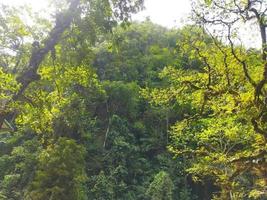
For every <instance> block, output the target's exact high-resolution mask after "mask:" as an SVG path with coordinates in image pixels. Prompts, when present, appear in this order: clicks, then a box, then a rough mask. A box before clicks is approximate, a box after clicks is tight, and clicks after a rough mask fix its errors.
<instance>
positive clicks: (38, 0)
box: [0, 0, 49, 10]
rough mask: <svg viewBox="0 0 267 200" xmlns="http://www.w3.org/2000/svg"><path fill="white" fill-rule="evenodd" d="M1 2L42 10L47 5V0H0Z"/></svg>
mask: <svg viewBox="0 0 267 200" xmlns="http://www.w3.org/2000/svg"><path fill="white" fill-rule="evenodd" d="M0 3H1V4H7V5H14V6H23V5H27V6H31V7H32V8H33V9H34V10H43V9H45V8H47V7H48V5H49V4H48V1H47V0H0Z"/></svg>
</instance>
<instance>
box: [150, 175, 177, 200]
mask: <svg viewBox="0 0 267 200" xmlns="http://www.w3.org/2000/svg"><path fill="white" fill-rule="evenodd" d="M172 190H173V183H172V180H171V178H170V176H169V174H167V173H166V172H164V171H160V172H159V173H158V174H157V175H156V176H155V178H154V180H153V182H152V183H151V184H150V185H149V188H148V190H147V192H146V194H147V196H149V199H151V200H172V199H173V198H172Z"/></svg>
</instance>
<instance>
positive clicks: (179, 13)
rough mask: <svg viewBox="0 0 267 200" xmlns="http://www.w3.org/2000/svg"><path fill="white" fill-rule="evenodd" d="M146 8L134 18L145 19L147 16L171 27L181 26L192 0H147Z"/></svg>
mask: <svg viewBox="0 0 267 200" xmlns="http://www.w3.org/2000/svg"><path fill="white" fill-rule="evenodd" d="M145 8H146V9H145V10H144V11H142V12H140V13H138V14H136V15H134V16H133V19H134V20H138V21H143V20H145V19H146V17H149V18H150V20H151V21H152V22H154V23H157V24H160V25H163V26H167V27H169V28H173V27H181V26H182V25H183V24H185V23H184V22H183V21H187V17H188V15H189V13H190V10H191V4H190V0H145Z"/></svg>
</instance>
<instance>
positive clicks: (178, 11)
mask: <svg viewBox="0 0 267 200" xmlns="http://www.w3.org/2000/svg"><path fill="white" fill-rule="evenodd" d="M48 2H49V1H48V0H0V3H5V4H11V5H23V4H27V5H31V6H32V8H33V9H34V10H42V9H45V8H47V7H48V5H49V4H48ZM145 8H146V9H145V10H144V11H142V12H139V13H138V14H135V15H134V16H133V20H138V21H143V20H145V19H146V17H149V18H150V20H151V21H153V22H155V23H157V24H160V25H163V26H166V27H169V28H173V27H181V26H182V25H183V24H184V23H183V22H182V21H183V20H184V19H185V15H187V14H189V12H190V0H145Z"/></svg>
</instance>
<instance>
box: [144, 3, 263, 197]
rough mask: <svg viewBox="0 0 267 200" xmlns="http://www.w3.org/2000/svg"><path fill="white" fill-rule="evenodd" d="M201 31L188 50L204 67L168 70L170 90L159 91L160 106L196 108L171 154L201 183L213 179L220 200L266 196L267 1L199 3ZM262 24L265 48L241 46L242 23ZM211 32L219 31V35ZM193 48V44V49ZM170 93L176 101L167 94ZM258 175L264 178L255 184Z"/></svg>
mask: <svg viewBox="0 0 267 200" xmlns="http://www.w3.org/2000/svg"><path fill="white" fill-rule="evenodd" d="M195 5H196V6H195V7H193V12H194V17H195V20H196V23H197V25H199V27H200V28H199V29H192V30H193V31H192V32H193V33H196V34H193V35H191V36H190V35H188V37H187V38H188V40H187V42H186V44H185V45H183V46H182V48H181V50H182V51H184V52H187V53H189V54H190V55H191V56H192V57H194V58H197V59H198V60H200V61H201V62H202V65H201V67H200V68H198V69H193V70H192V69H187V68H184V67H183V66H180V67H175V66H174V67H166V68H165V69H164V70H163V71H162V72H161V78H164V79H166V80H168V81H169V86H168V87H167V88H162V89H160V90H159V89H154V90H153V91H154V92H155V93H153V92H150V94H151V95H148V96H147V98H148V99H151V100H152V103H158V102H161V101H162V99H163V98H160V97H159V96H163V97H164V98H166V99H167V102H172V101H176V102H177V103H178V104H179V105H180V106H181V107H183V106H184V105H186V104H189V105H190V107H191V109H189V110H185V112H184V113H183V117H182V119H180V120H178V121H177V123H176V124H175V125H174V126H173V127H172V128H171V138H172V144H171V145H170V147H169V149H170V150H171V151H172V152H174V153H175V154H176V155H177V156H186V158H187V159H190V160H191V162H192V165H191V167H189V168H188V170H187V171H188V172H189V173H190V174H191V175H193V177H194V178H195V179H196V180H202V181H205V179H207V178H210V179H211V180H212V181H213V183H214V184H215V185H217V186H219V187H220V189H221V191H220V193H219V195H214V198H216V196H217V198H219V199H247V198H264V196H265V194H266V192H265V191H266V180H267V179H266V142H265V141H266V133H265V132H266V130H265V126H266V124H265V122H266V121H265V112H266V111H265V110H266V109H265V108H266V106H265V100H264V99H265V94H266V92H265V83H266V72H265V71H266V32H265V29H266V9H264V8H266V3H265V2H264V1H209V3H207V2H206V3H205V2H203V1H197V3H196V4H195ZM242 20H243V21H244V22H245V23H249V22H252V23H255V24H256V25H257V26H258V27H259V30H260V33H261V40H262V49H261V53H260V52H259V51H257V50H253V49H250V50H247V49H246V48H244V47H243V46H242V45H236V40H235V36H236V35H237V33H238V32H236V31H235V30H236V28H237V27H238V26H240V23H242V22H241V21H242ZM211 26H216V28H215V29H214V34H211V32H212V31H211ZM189 44H190V45H189ZM166 90H167V91H168V95H164V93H166ZM255 177H256V178H255Z"/></svg>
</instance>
